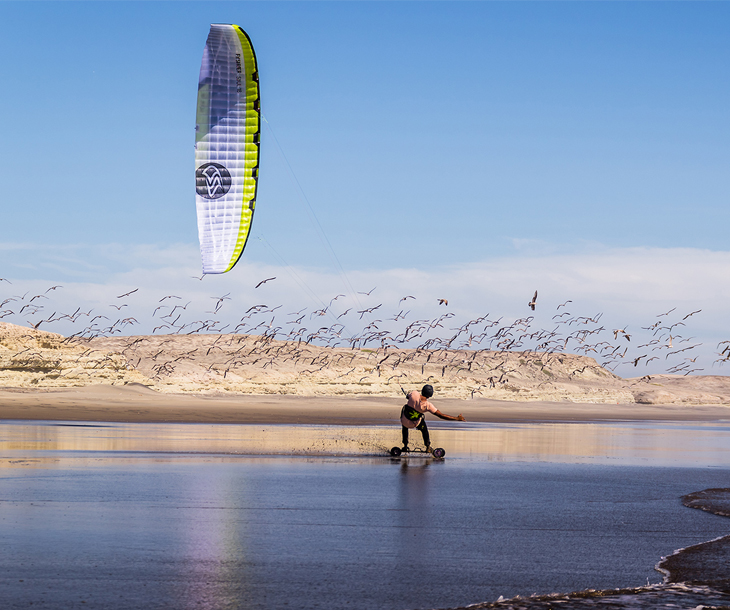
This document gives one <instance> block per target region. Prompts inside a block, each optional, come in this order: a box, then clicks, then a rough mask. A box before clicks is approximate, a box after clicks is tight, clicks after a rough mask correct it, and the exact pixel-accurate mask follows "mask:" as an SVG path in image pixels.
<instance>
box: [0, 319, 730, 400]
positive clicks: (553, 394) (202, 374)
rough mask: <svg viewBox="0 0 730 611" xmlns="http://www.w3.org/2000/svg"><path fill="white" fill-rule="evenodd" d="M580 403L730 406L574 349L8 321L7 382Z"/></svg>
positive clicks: (694, 387)
mask: <svg viewBox="0 0 730 611" xmlns="http://www.w3.org/2000/svg"><path fill="white" fill-rule="evenodd" d="M425 382H429V383H432V384H433V385H434V387H435V388H436V392H437V396H438V398H439V399H441V400H443V399H458V400H464V399H469V400H477V399H490V400H498V401H511V402H514V401H519V402H535V401H538V402H545V401H548V402H573V403H581V404H591V403H595V404H613V405H616V404H617V403H618V404H635V403H639V404H644V405H678V406H679V405H685V406H690V405H722V406H724V405H727V406H730V378H728V377H725V376H676V375H675V376H671V375H660V376H651V377H650V376H644V377H643V378H637V379H623V378H620V377H618V376H616V375H614V374H613V373H611V372H610V371H608V370H606V369H603V368H602V367H600V366H599V365H598V364H597V363H596V361H595V360H594V359H592V358H589V357H585V356H579V355H574V354H558V353H549V354H548V353H535V352H508V351H501V352H500V351H487V350H479V351H470V350H414V349H399V348H385V349H382V348H381V349H377V350H376V349H349V348H329V347H320V346H315V345H312V344H307V343H305V342H285V341H279V340H273V339H270V338H267V337H265V336H248V335H236V334H230V335H202V334H199V335H182V336H181V335H158V336H137V337H106V338H104V337H100V338H95V339H92V340H85V339H77V338H75V339H67V338H64V337H62V336H60V335H58V334H54V333H49V332H46V331H40V330H35V329H32V328H27V327H20V326H16V325H11V324H8V323H0V387H4V388H6V389H7V388H14V389H45V390H51V389H61V388H78V387H86V386H92V385H99V384H101V385H114V386H124V385H129V384H140V385H143V386H145V387H147V388H149V389H152V390H154V391H157V392H158V393H165V394H185V395H189V394H196V395H224V396H225V395H297V396H302V397H373V398H375V397H382V398H393V399H395V398H399V397H400V398H402V396H403V393H402V390H401V388H406V389H410V388H420V386H421V385H422V384H424V383H425Z"/></svg>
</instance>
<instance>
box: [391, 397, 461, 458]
mask: <svg viewBox="0 0 730 611" xmlns="http://www.w3.org/2000/svg"><path fill="white" fill-rule="evenodd" d="M431 397H433V386H431V385H430V384H426V385H425V386H424V387H423V388H422V389H421V392H420V393H419V392H418V391H417V390H412V391H411V392H409V393H408V394H407V395H406V399H407V400H408V403H406V404H405V405H404V406H403V409H402V410H401V413H400V421H401V424H402V425H403V452H407V451H408V429H417V430H419V431H421V434H422V435H423V443H424V445H425V446H426V451H427V452H431V450H432V448H431V439H430V437H429V435H428V427H427V426H426V413H428V412H431V413H432V414H433V415H434V416H436V417H438V418H441V420H458V421H459V422H465V421H466V419H465V418H464V416H462V415H461V414H459V415H458V416H449V415H448V414H442V413H441V412H440V411H439V410H437V409H436V408H435V407H434V406H433V403H431V402H430V401H429V399H430V398H431Z"/></svg>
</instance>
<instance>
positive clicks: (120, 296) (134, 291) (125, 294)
mask: <svg viewBox="0 0 730 611" xmlns="http://www.w3.org/2000/svg"><path fill="white" fill-rule="evenodd" d="M49 290H50V289H49ZM138 290H139V289H134V290H133V291H129V293H124V295H119V296H118V297H117V299H121V298H122V297H128V296H129V295H131V294H132V293H136V292H137V291H138ZM46 292H48V291H46Z"/></svg>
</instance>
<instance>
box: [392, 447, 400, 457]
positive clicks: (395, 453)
mask: <svg viewBox="0 0 730 611" xmlns="http://www.w3.org/2000/svg"><path fill="white" fill-rule="evenodd" d="M390 455H391V456H400V455H401V449H400V448H399V447H398V446H395V447H394V448H390Z"/></svg>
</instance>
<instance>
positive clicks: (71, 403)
mask: <svg viewBox="0 0 730 611" xmlns="http://www.w3.org/2000/svg"><path fill="white" fill-rule="evenodd" d="M433 403H434V405H435V406H436V407H437V408H438V409H439V410H441V411H442V412H444V413H447V414H451V415H456V414H459V413H462V414H463V415H464V417H465V418H466V420H467V422H477V423H490V422H494V423H510V422H515V423H517V422H645V421H646V422H648V421H674V422H692V421H694V422H718V421H723V420H730V407H728V406H724V405H692V406H688V405H677V404H672V405H652V404H639V403H624V404H607V403H571V402H550V401H531V402H524V401H501V400H496V399H476V398H475V399H451V398H444V399H439V398H438V397H437V398H435V399H434V401H433ZM402 404H403V399H401V398H398V397H396V398H393V397H382V396H379V397H372V396H370V397H367V396H354V397H353V396H350V397H348V396H337V397H332V396H309V397H303V396H296V395H274V394H262V395H253V394H245V395H244V394H241V395H231V394H225V395H223V394H220V395H213V394H206V395H203V394H191V393H185V394H172V393H160V392H157V391H155V390H152V389H150V388H147V387H146V386H144V385H142V384H128V385H125V386H111V385H92V386H85V387H76V388H56V389H28V388H0V420H63V421H95V422H137V423H144V422H177V423H199V424H215V423H221V424H337V425H353V426H357V425H378V424H388V425H392V424H393V423H394V422H397V421H398V418H399V412H400V408H401V406H402ZM433 421H436V419H434V418H431V419H429V422H433Z"/></svg>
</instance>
